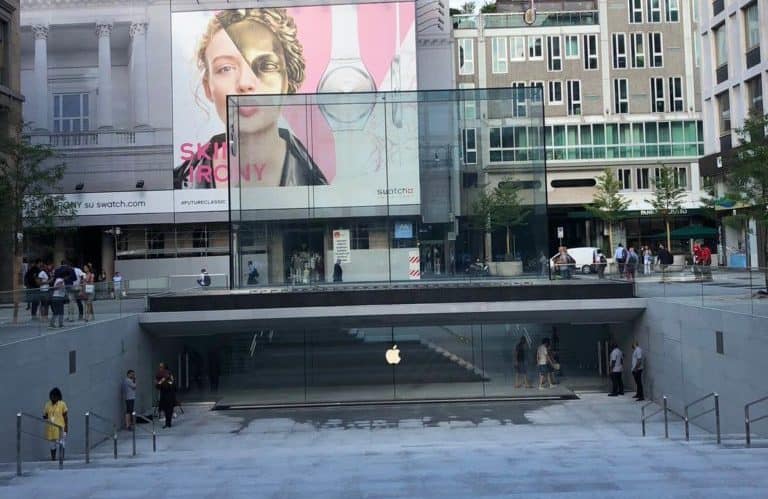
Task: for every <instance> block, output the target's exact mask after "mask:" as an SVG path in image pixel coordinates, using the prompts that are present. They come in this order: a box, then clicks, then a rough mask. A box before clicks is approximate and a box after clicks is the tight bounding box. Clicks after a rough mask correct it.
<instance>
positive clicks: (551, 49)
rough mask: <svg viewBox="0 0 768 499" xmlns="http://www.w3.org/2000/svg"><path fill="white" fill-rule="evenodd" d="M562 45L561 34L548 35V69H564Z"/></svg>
mask: <svg viewBox="0 0 768 499" xmlns="http://www.w3.org/2000/svg"><path fill="white" fill-rule="evenodd" d="M561 50H562V49H561V47H560V36H548V37H547V71H562V70H563V54H562V51H561Z"/></svg>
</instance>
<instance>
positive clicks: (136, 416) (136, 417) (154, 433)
mask: <svg viewBox="0 0 768 499" xmlns="http://www.w3.org/2000/svg"><path fill="white" fill-rule="evenodd" d="M131 415H132V416H133V426H132V427H131V439H132V441H133V455H134V456H135V455H136V426H137V425H136V421H137V420H139V419H140V420H142V421H146V422H147V423H152V431H149V430H147V429H146V428H141V430H142V431H143V432H145V433H149V434H151V435H152V452H157V431H155V420H154V418H153V419H150V418H148V417H146V416H142V415H141V414H136V411H134V412H132V413H131Z"/></svg>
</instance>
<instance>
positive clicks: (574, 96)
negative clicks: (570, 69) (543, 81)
mask: <svg viewBox="0 0 768 499" xmlns="http://www.w3.org/2000/svg"><path fill="white" fill-rule="evenodd" d="M580 114H581V81H579V80H568V115H569V116H578V115H580Z"/></svg>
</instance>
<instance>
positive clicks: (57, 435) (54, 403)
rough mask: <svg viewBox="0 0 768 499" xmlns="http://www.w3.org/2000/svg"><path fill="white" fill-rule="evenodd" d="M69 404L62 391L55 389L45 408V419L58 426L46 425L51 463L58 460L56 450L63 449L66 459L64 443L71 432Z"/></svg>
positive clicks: (49, 396)
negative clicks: (65, 400)
mask: <svg viewBox="0 0 768 499" xmlns="http://www.w3.org/2000/svg"><path fill="white" fill-rule="evenodd" d="M67 411H68V409H67V404H66V403H65V402H64V400H63V397H62V396H61V390H59V389H58V388H53V389H52V390H51V391H50V392H49V393H48V401H47V402H46V403H45V406H43V419H45V420H46V421H49V422H51V423H53V424H55V425H58V427H57V426H51V425H45V439H46V440H48V442H50V444H51V461H55V460H56V449H58V448H61V452H62V458H63V457H64V454H63V453H64V442H65V440H66V438H67V432H68V431H69V417H68V414H67Z"/></svg>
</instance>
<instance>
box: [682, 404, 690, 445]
mask: <svg viewBox="0 0 768 499" xmlns="http://www.w3.org/2000/svg"><path fill="white" fill-rule="evenodd" d="M683 423H685V441H686V442H688V441H690V440H691V433H690V427H689V425H688V407H685V408H683Z"/></svg>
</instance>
